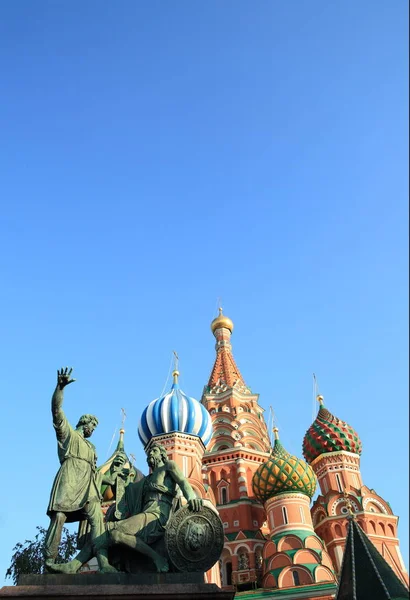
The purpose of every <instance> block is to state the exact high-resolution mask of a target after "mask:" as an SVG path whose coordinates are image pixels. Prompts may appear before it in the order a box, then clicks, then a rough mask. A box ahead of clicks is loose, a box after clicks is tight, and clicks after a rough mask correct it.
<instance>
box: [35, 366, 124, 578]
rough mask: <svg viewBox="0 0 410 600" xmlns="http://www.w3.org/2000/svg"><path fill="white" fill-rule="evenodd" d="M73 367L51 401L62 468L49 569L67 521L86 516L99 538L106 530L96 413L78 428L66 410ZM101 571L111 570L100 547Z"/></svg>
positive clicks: (60, 375)
mask: <svg viewBox="0 0 410 600" xmlns="http://www.w3.org/2000/svg"><path fill="white" fill-rule="evenodd" d="M72 371H73V370H72V369H70V370H69V369H68V367H66V368H65V369H61V370H60V371H57V386H56V389H55V391H54V394H53V397H52V400H51V411H52V415H53V425H54V428H55V431H56V435H57V442H58V458H59V460H60V464H61V466H60V469H59V470H58V473H57V475H56V477H55V480H54V483H53V487H52V490H51V495H50V502H49V505H48V509H47V514H48V515H49V517H50V519H51V520H50V526H49V528H48V531H47V535H46V543H45V559H46V568H47V569H48V570H49V571H53V567H54V564H55V559H56V557H57V553H58V546H59V544H60V541H61V533H62V529H63V526H64V523H66V522H67V523H72V522H75V521H81V520H84V519H86V520H87V521H88V523H89V525H90V528H91V539H92V540H96V539H98V538H99V537H100V536H101V534H102V533H103V531H104V522H103V515H102V512H101V503H100V481H99V477H98V475H97V469H96V460H97V456H96V452H95V447H94V445H93V444H92V443H91V442H90V441H89V440H88V438H89V437H90V436H91V435H92V433H93V431H94V429H95V428H96V426H97V424H98V419H97V418H96V417H94V416H93V415H83V416H82V417H81V418H80V420H79V421H78V423H77V426H76V428H75V429H73V428H72V427H71V425H70V424H69V422H68V421H67V418H66V416H65V414H64V411H63V408H62V406H63V390H64V388H65V387H66V386H67V385H70V384H71V383H73V382H74V381H75V379H72V378H71V373H72ZM96 556H97V560H98V564H99V567H100V570H103V571H111V570H112V568H111V567H110V565H109V563H108V558H107V552H106V550H105V549H104V548H101V549H100V550H98V552H97V554H96Z"/></svg>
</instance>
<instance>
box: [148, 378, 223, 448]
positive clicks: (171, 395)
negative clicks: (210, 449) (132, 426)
mask: <svg viewBox="0 0 410 600" xmlns="http://www.w3.org/2000/svg"><path fill="white" fill-rule="evenodd" d="M178 375H179V373H178V371H174V373H173V376H174V383H173V384H172V387H171V390H170V391H169V392H168V393H167V394H165V396H162V397H161V398H156V400H153V401H152V402H151V403H150V404H148V406H147V407H146V408H145V409H144V411H143V413H142V415H141V421H140V424H139V427H138V435H139V437H140V440H141V442H142V443H143V444H144V446H146V445H147V444H148V442H149V441H150V439H151V438H152V437H154V436H155V435H163V434H164V433H170V432H171V431H180V432H181V433H189V434H191V435H197V436H198V437H199V438H201V440H202V442H203V444H204V446H205V447H206V446H207V444H208V443H209V441H210V439H211V437H212V420H211V415H210V414H209V412H208V411H207V410H206V408H205V407H204V406H203V405H202V404H201V403H200V402H198V400H195V398H190V397H189V396H187V395H186V394H184V392H183V391H182V390H181V389H180V387H179V384H178Z"/></svg>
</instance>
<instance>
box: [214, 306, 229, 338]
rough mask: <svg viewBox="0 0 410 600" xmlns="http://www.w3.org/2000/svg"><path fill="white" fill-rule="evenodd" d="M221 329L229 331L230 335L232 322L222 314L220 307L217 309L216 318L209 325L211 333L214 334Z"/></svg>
mask: <svg viewBox="0 0 410 600" xmlns="http://www.w3.org/2000/svg"><path fill="white" fill-rule="evenodd" d="M221 328H224V329H229V331H230V332H231V333H232V331H233V323H232V320H231V319H230V318H229V317H226V316H225V315H224V314H223V310H222V306H220V307H219V308H218V316H217V317H215V319H214V320H213V321H212V323H211V329H212V333H215V331H216V330H217V329H221Z"/></svg>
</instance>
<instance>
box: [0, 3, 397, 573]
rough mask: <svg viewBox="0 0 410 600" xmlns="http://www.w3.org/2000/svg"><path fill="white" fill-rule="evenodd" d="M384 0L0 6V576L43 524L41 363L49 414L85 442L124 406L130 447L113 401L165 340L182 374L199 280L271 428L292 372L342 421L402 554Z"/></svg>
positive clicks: (288, 439) (148, 379) (305, 401)
mask: <svg viewBox="0 0 410 600" xmlns="http://www.w3.org/2000/svg"><path fill="white" fill-rule="evenodd" d="M407 13H408V6H407V3H406V2H404V1H402V0H397V1H396V2H391V0H376V1H374V0H372V1H370V0H368V1H367V0H360V1H357V0H355V1H353V0H348V1H347V2H341V1H336V2H325V1H321V2H313V3H312V2H307V1H296V0H295V1H294V2H288V3H285V2H279V1H260V2H258V3H255V2H248V1H246V2H245V1H243V2H237V1H235V2H234V1H233V0H226V1H224V2H217V1H214V0H210V1H208V2H206V3H200V2H192V1H184V0H180V1H179V2H167V1H166V0H162V1H159V0H153V1H151V2H145V3H144V2H134V1H131V0H124V1H123V2H121V3H120V4H118V3H114V2H111V3H103V4H102V3H101V2H97V1H89V0H87V1H84V2H81V3H73V2H69V1H68V0H61V1H58V2H55V1H48V0H42V1H41V2H30V1H29V0H26V1H23V2H19V3H16V2H12V1H7V0H5V1H4V2H3V3H2V5H1V19H0V70H1V73H2V77H1V79H0V98H1V100H0V131H1V139H2V143H1V145H0V198H1V212H0V264H1V291H2V293H1V296H0V309H1V314H2V319H1V329H0V338H1V344H0V365H1V388H0V400H1V412H2V436H1V449H2V454H3V456H9V459H10V458H12V461H10V460H8V461H7V463H6V464H5V465H4V466H3V472H4V473H5V475H6V478H3V480H4V481H3V485H4V486H5V490H4V497H5V498H6V499H7V501H6V504H5V507H6V508H5V510H3V511H2V515H1V516H0V532H1V540H2V544H1V548H0V581H1V580H2V577H3V574H4V573H5V570H6V568H7V567H8V565H9V561H10V556H11V550H12V547H13V546H14V544H15V543H16V542H18V541H22V540H24V539H27V538H29V539H31V538H32V537H33V536H34V534H35V527H36V525H44V526H47V524H48V518H47V516H46V515H45V510H46V507H47V503H48V496H49V492H50V489H51V484H52V481H53V478H54V475H55V473H56V471H57V469H58V461H57V452H56V442H55V437H54V432H53V428H52V424H51V416H50V397H51V394H52V391H53V388H54V385H55V373H56V369H57V368H59V367H61V366H65V365H72V366H73V367H74V369H75V376H76V377H77V382H76V383H75V384H73V385H72V386H70V387H69V388H68V390H67V393H66V404H65V408H66V412H67V415H68V417H69V418H70V419H71V421H72V422H76V419H77V418H78V416H79V415H80V414H82V413H83V412H93V413H95V414H97V415H98V417H99V419H100V426H99V428H98V429H97V431H96V433H95V435H94V442H95V444H96V446H97V449H98V451H99V456H100V462H103V461H104V460H105V458H106V457H107V455H108V454H109V453H110V442H111V440H112V438H113V436H114V437H115V436H116V435H117V433H116V431H117V432H118V427H119V426H120V422H121V418H120V409H121V407H124V408H125V409H126V412H127V421H126V424H125V426H126V449H127V450H128V452H133V453H134V454H135V455H136V456H137V463H138V464H137V466H139V467H140V468H142V469H143V470H146V469H145V464H144V455H143V451H142V448H141V445H140V442H139V440H138V437H137V432H136V431H137V425H138V419H139V416H140V414H141V412H142V410H143V408H144V407H145V406H146V404H147V403H148V402H149V401H150V400H152V399H153V398H155V397H156V396H158V395H159V394H160V393H161V391H162V390H163V388H164V385H165V383H166V381H167V375H168V373H169V366H170V360H171V354H172V350H174V349H176V350H177V351H178V353H179V356H180V370H181V379H180V383H181V387H182V388H183V389H184V391H185V392H186V393H188V394H190V395H193V396H195V397H197V398H199V397H200V396H201V393H202V389H203V386H204V385H205V384H206V382H207V379H208V377H209V374H210V371H211V367H212V364H213V360H214V340H213V337H212V334H211V332H210V329H209V324H210V322H211V320H212V318H213V317H214V316H216V312H217V311H216V309H217V306H218V298H221V299H222V303H223V306H224V309H225V312H226V314H228V315H229V316H230V317H231V318H232V319H233V321H234V323H235V332H234V336H233V339H232V341H233V345H234V354H235V358H236V360H237V363H238V365H239V367H240V369H241V371H242V373H243V375H244V378H245V381H246V382H247V383H248V384H249V385H250V386H251V387H252V389H253V390H254V391H255V392H258V393H260V402H261V404H262V406H263V407H264V408H266V409H268V408H269V406H270V405H272V406H273V408H274V411H275V414H276V419H277V423H278V425H279V427H280V432H281V440H282V442H283V444H284V445H285V447H286V448H287V449H288V450H289V451H292V452H294V453H296V454H299V455H301V444H302V439H303V435H304V433H305V431H306V429H307V428H308V427H309V425H310V423H311V422H312V418H313V416H314V414H315V412H316V410H317V407H315V406H314V400H313V395H312V373H313V372H315V373H316V375H317V378H318V382H319V389H320V391H321V393H323V395H324V396H325V401H326V405H327V406H328V408H329V409H330V410H331V411H332V412H333V413H334V414H336V415H337V416H339V417H340V418H342V419H344V420H346V421H348V422H349V423H350V424H351V425H352V426H353V427H355V428H356V430H357V431H358V432H359V434H360V437H361V439H362V441H363V455H362V475H363V479H364V482H365V484H366V485H368V486H369V487H372V488H375V490H376V491H377V492H378V493H379V494H380V495H382V496H383V497H384V498H385V499H387V500H388V501H389V502H390V504H391V506H392V508H393V510H394V511H395V513H396V514H398V515H400V525H399V535H400V538H401V548H402V552H403V555H404V559H405V562H406V564H407V565H408V533H407V530H408V457H407V455H408V425H407V421H408V255H407V247H408V208H407V199H408V167H407V163H408V135H407V132H408V116H407V106H408V78H407V72H408V59H407V48H408V30H407V22H408V14H407ZM167 385H168V386H169V385H170V381H168V382H167ZM10 451H11V453H10ZM11 496H13V499H11Z"/></svg>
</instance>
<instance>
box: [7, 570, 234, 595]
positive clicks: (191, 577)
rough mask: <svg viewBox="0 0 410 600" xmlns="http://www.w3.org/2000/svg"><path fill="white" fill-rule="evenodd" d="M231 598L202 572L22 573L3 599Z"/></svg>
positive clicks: (230, 593) (229, 592)
mask: <svg viewBox="0 0 410 600" xmlns="http://www.w3.org/2000/svg"><path fill="white" fill-rule="evenodd" d="M79 597H80V598H82V600H87V599H90V600H97V599H98V600H232V599H233V597H234V592H231V591H228V592H227V591H223V590H221V589H220V588H219V587H218V586H217V585H215V584H214V583H204V576H203V574H202V573H143V574H141V575H128V574H127V573H107V574H104V573H80V574H76V575H51V574H50V575H22V576H21V577H20V579H19V582H18V585H16V586H8V587H3V588H1V589H0V600H7V599H10V600H12V599H14V598H15V599H16V600H17V599H20V598H27V600H37V599H38V600H40V599H41V600H59V599H60V598H61V599H62V600H75V599H77V598H79Z"/></svg>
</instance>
